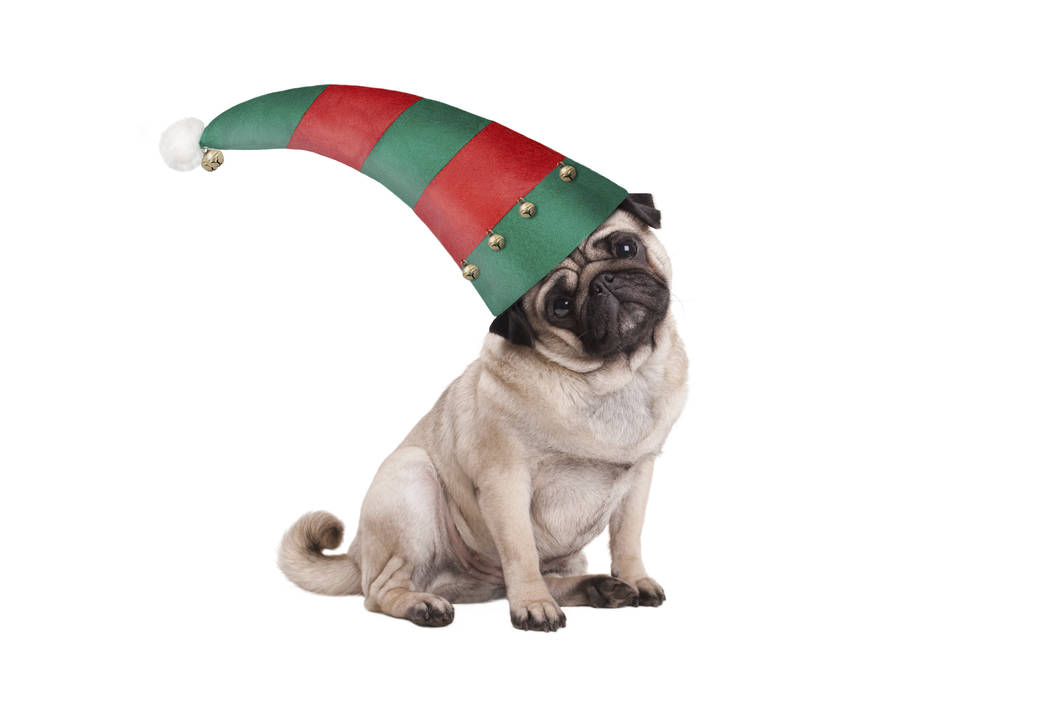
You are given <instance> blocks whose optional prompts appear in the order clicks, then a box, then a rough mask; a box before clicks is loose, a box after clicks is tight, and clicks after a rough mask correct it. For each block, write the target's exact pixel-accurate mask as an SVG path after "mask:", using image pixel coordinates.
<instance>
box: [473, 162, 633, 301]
mask: <svg viewBox="0 0 1050 703" xmlns="http://www.w3.org/2000/svg"><path fill="white" fill-rule="evenodd" d="M563 161H564V163H566V164H568V165H570V166H575V167H576V179H575V180H574V181H570V182H565V181H563V180H561V178H559V176H558V172H559V171H560V168H561V167H560V166H559V167H557V168H555V169H554V170H553V171H551V172H550V173H548V174H547V175H546V176H545V177H544V179H543V180H542V181H540V182H539V184H538V185H537V186H536V187H535V188H533V189H532V190H531V191H529V194H528V195H526V196H525V200H528V201H529V202H531V203H533V204H534V205H535V206H536V214H535V215H533V216H532V217H531V218H525V217H522V216H521V213H520V212H519V211H518V205H517V204H515V205H514V207H512V208H511V209H510V212H508V213H507V214H506V215H504V216H503V219H501V220H500V221H499V223H498V224H497V225H496V226H495V227H493V228H492V231H493V232H496V233H498V234H501V235H503V237H504V239H505V240H506V245H505V246H504V248H503V249H501V250H499V251H493V250H492V249H490V248H489V245H488V237H487V236H486V237H484V238H483V239H482V240H481V242H480V243H479V244H478V245H477V247H475V248H474V251H472V252H471V253H470V256H469V257H468V258H467V261H469V262H470V263H472V264H474V265H475V266H477V267H478V271H479V274H478V278H477V279H476V280H474V281H472V283H473V284H474V288H475V289H476V290H477V291H478V294H479V295H481V297H482V299H483V300H484V301H485V305H487V306H488V308H489V310H491V311H492V314H493V315H499V314H500V313H501V312H503V311H504V310H506V309H507V308H509V307H510V306H511V305H512V304H513V303H514V301H516V300H517V299H518V298H520V297H521V296H522V295H524V294H525V292H526V291H527V290H528V289H529V288H532V286H534V285H536V283H538V282H539V281H540V279H542V278H543V277H544V276H546V275H547V274H548V273H550V271H551V270H553V269H554V267H555V266H557V265H558V264H560V263H561V261H562V260H563V259H564V258H565V257H566V256H568V255H569V253H570V252H571V251H572V250H573V249H575V248H576V247H578V246H579V245H580V244H581V243H582V242H583V240H585V239H586V238H587V237H588V235H590V234H591V232H593V231H594V230H596V229H598V226H599V225H600V224H601V223H602V222H604V221H605V218H607V217H608V216H609V215H611V214H612V213H613V210H615V209H616V207H617V206H618V205H619V204H620V203H622V202H623V199H624V198H626V197H627V191H626V190H624V189H623V188H621V187H620V186H618V185H616V184H615V183H613V182H612V181H610V180H609V179H608V178H606V177H605V176H603V175H601V174H600V173H596V172H594V171H592V170H590V169H589V168H587V167H586V166H582V165H580V164H578V163H576V162H575V161H573V160H571V159H564V160H563Z"/></svg>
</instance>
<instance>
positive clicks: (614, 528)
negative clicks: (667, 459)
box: [609, 457, 666, 607]
mask: <svg viewBox="0 0 1050 703" xmlns="http://www.w3.org/2000/svg"><path fill="white" fill-rule="evenodd" d="M630 471H631V472H632V473H633V474H634V482H633V483H632V484H631V487H630V489H628V491H627V494H626V495H625V496H624V497H623V500H622V501H621V502H620V504H619V505H618V506H617V507H616V509H615V510H614V511H613V514H612V516H611V518H610V519H609V551H610V552H612V574H613V576H616V577H617V578H620V579H623V580H624V581H626V582H627V583H629V584H631V585H632V586H634V587H635V588H636V589H637V590H638V605H651V606H654V607H655V606H659V605H660V604H662V603H663V602H664V600H666V596H665V595H664V589H663V588H661V587H660V584H658V583H657V582H656V581H654V580H653V579H652V578H650V577H649V574H647V573H646V571H645V565H644V564H642V523H643V522H644V521H645V504H646V503H647V502H648V501H649V484H650V483H651V482H652V479H653V458H652V457H648V458H646V459H643V460H642V461H640V462H638V463H637V464H635V465H634V466H632V467H631V469H630Z"/></svg>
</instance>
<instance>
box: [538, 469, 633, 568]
mask: <svg viewBox="0 0 1050 703" xmlns="http://www.w3.org/2000/svg"><path fill="white" fill-rule="evenodd" d="M631 478H632V475H631V464H617V463H611V462H604V461H596V460H592V459H585V458H580V457H571V456H565V455H557V456H552V457H548V458H547V459H545V460H543V461H541V462H540V464H539V466H538V467H537V469H536V470H535V471H534V473H533V481H532V487H533V492H532V504H531V512H532V523H533V530H534V532H535V535H536V546H537V549H538V550H539V552H540V556H541V559H553V558H557V557H561V556H567V555H570V554H573V553H575V552H577V551H579V550H580V549H582V548H583V547H584V546H586V545H587V544H588V543H589V542H590V541H592V540H593V539H594V538H595V537H597V536H598V534H599V533H601V531H602V530H604V529H605V526H606V525H607V524H608V523H609V516H610V515H611V514H612V511H613V510H614V509H615V508H616V506H617V505H618V504H619V503H620V501H621V500H622V498H623V496H624V494H625V493H626V492H627V489H628V487H629V486H630V482H631Z"/></svg>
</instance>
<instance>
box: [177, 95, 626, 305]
mask: <svg viewBox="0 0 1050 703" xmlns="http://www.w3.org/2000/svg"><path fill="white" fill-rule="evenodd" d="M280 148H287V149H304V150H306V151H312V152H315V153H317V154H322V155H324V156H328V157H330V158H333V159H335V160H337V161H341V162H343V163H344V164H346V165H348V166H352V167H353V168H355V169H357V170H359V171H361V172H362V173H364V174H365V175H366V176H370V177H372V178H374V179H375V180H377V181H379V182H380V183H382V184H383V185H384V186H386V187H387V188H389V189H390V190H391V191H393V193H394V194H395V195H396V196H397V197H399V198H401V200H403V201H404V202H405V203H407V204H408V205H409V207H411V208H412V209H413V210H414V211H415V213H416V215H418V216H419V218H420V219H421V220H423V222H424V223H425V224H426V225H427V226H428V227H429V228H430V229H431V230H432V231H433V233H434V234H435V235H436V236H437V238H438V240H439V241H440V242H441V244H442V245H443V246H444V247H445V249H447V250H448V253H449V254H451V255H452V258H453V259H454V260H455V261H456V263H457V264H459V266H460V269H461V272H462V275H463V277H464V278H466V279H468V280H469V281H470V282H471V283H472V284H473V285H474V288H475V289H476V290H477V292H478V293H479V294H480V295H481V297H482V299H483V300H484V301H485V304H486V305H487V306H488V308H489V310H491V311H492V313H493V314H495V315H498V314H500V313H501V312H503V311H504V310H505V309H507V308H508V307H510V305H511V304H513V303H514V301H516V300H517V299H518V298H519V297H521V295H522V294H524V293H525V292H526V291H527V290H528V289H529V288H531V287H532V286H533V285H535V284H536V283H537V282H538V281H539V280H540V279H541V278H543V277H544V276H545V275H546V274H547V273H548V272H550V271H551V270H552V269H553V268H554V267H555V266H557V265H558V264H559V263H560V262H561V261H562V260H563V259H564V258H565V257H566V256H568V255H569V252H571V251H572V250H573V249H575V248H576V247H577V246H578V245H579V244H580V242H582V241H583V240H584V239H586V238H587V236H588V235H589V234H590V233H591V232H593V231H594V230H595V229H597V227H598V225H600V224H601V223H602V222H603V221H604V220H605V219H606V218H607V217H608V216H609V215H611V214H612V212H613V211H614V210H615V209H616V208H617V206H619V205H620V204H621V203H622V202H623V201H624V198H625V197H626V196H627V191H626V190H624V189H623V188H621V187H620V186H618V185H616V184H615V183H613V182H612V181H610V180H608V179H606V178H605V177H603V176H601V175H600V174H598V173H595V172H594V171H591V170H590V169H588V168H587V167H586V166H583V165H581V164H579V163H577V162H576V161H573V160H571V159H569V158H567V157H565V156H563V155H562V154H560V153H558V152H556V151H553V150H551V149H549V148H547V147H545V146H543V145H542V144H539V143H537V142H534V141H533V140H531V139H529V138H528V137H525V136H523V135H521V134H518V133H517V132H515V131H513V130H510V129H507V128H506V127H504V126H503V125H501V124H498V123H496V122H492V121H491V120H487V119H484V118H482V117H478V116H476V115H472V114H470V113H469V112H464V111H463V110H459V109H457V108H454V107H451V106H450V105H445V104H444V103H440V102H437V101H434V100H427V99H425V98H419V97H417V96H415V95H409V94H408V93H399V92H396V91H392V90H382V89H379V88H365V87H360V86H348V85H319V86H312V87H308V88H295V89H293V90H285V91H281V92H278V93H270V94H268V95H262V96H260V97H257V98H253V99H251V100H248V101H247V102H243V103H241V104H240V105H236V106H234V107H232V108H230V109H229V110H227V111H226V112H224V113H222V114H221V115H219V116H218V117H216V118H215V119H214V120H212V121H211V123H209V124H208V125H207V126H205V125H204V123H203V122H201V121H200V120H196V119H192V118H191V119H186V120H181V121H179V122H176V123H175V124H173V125H172V126H171V127H169V128H168V129H167V130H166V131H165V132H164V134H163V135H162V136H161V141H160V150H161V155H162V156H163V157H164V160H165V161H166V162H167V164H168V165H169V166H171V167H172V168H174V169H178V170H180V171H188V170H190V169H192V168H194V167H195V166H197V164H200V165H201V166H202V167H203V168H204V169H205V170H206V171H214V170H215V169H216V168H218V167H219V166H220V165H222V163H223V155H222V152H221V151H219V150H220V149H280Z"/></svg>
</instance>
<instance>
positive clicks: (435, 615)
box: [405, 595, 456, 627]
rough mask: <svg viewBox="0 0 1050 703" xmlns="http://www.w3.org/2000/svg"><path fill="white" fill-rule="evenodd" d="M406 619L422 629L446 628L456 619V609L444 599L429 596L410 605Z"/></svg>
mask: <svg viewBox="0 0 1050 703" xmlns="http://www.w3.org/2000/svg"><path fill="white" fill-rule="evenodd" d="M405 617H406V618H408V619H409V620H411V621H412V622H414V623H415V624H417V625H419V626H421V627H444V626H445V625H448V624H449V623H450V622H452V619H453V618H455V617H456V609H455V608H453V607H452V604H451V603H449V602H448V601H447V600H445V599H444V598H441V597H440V596H431V595H428V596H426V597H425V598H423V599H422V600H420V601H419V602H418V603H415V604H414V605H410V606H409V607H408V611H407V613H406V615H405Z"/></svg>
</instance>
